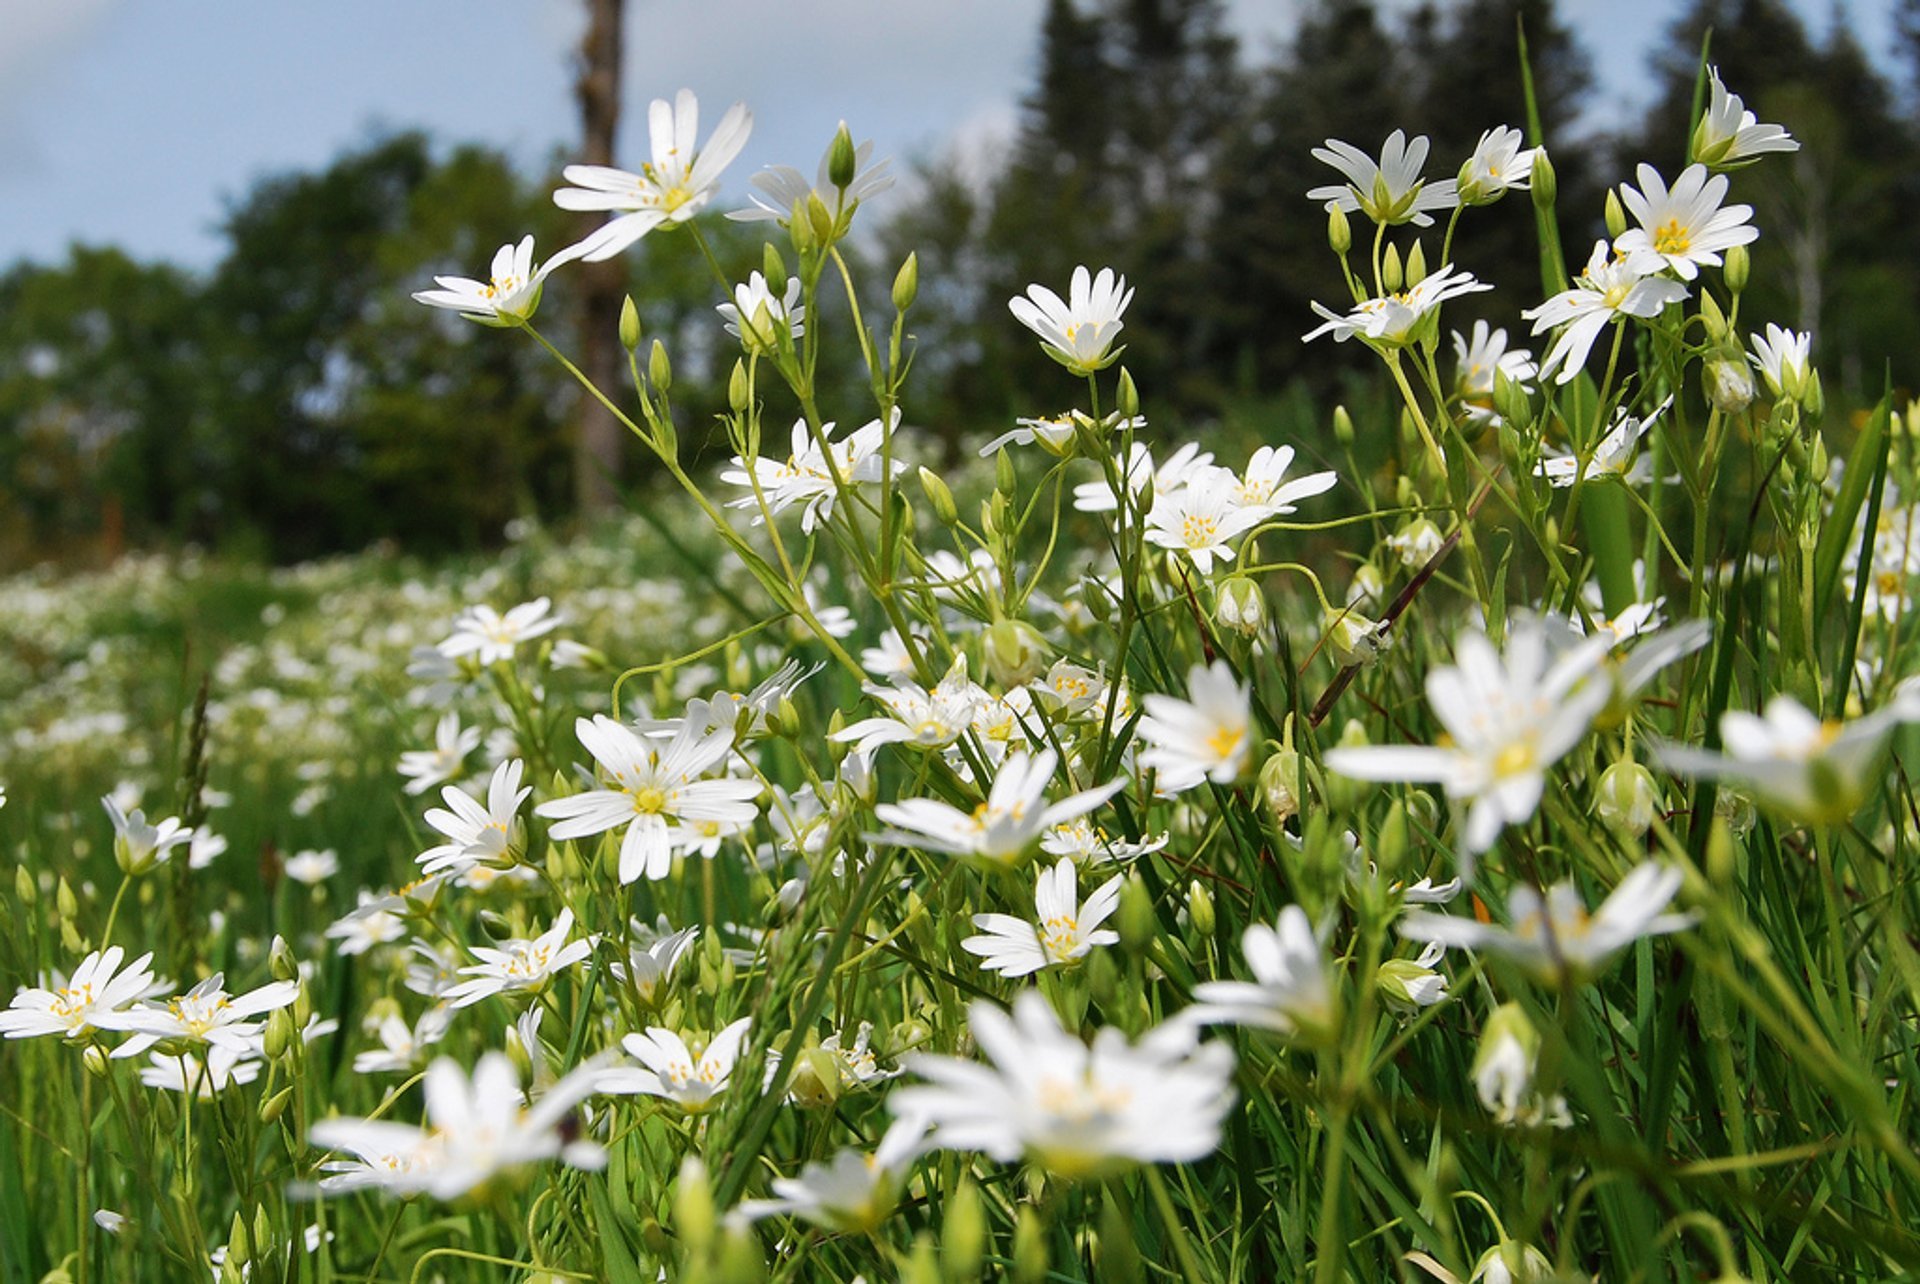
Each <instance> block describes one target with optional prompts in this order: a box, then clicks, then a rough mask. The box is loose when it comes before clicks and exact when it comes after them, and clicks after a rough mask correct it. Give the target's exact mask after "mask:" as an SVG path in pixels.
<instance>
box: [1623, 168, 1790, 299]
mask: <svg viewBox="0 0 1920 1284" xmlns="http://www.w3.org/2000/svg"><path fill="white" fill-rule="evenodd" d="M1637 173H1638V176H1639V180H1640V186H1639V188H1637V189H1636V188H1634V187H1631V186H1627V185H1624V184H1623V185H1622V186H1621V188H1620V200H1621V202H1622V203H1623V204H1625V205H1626V207H1627V210H1628V212H1629V213H1631V214H1632V215H1633V217H1634V218H1635V219H1636V220H1638V221H1639V224H1640V226H1639V227H1630V228H1628V229H1627V230H1626V231H1625V232H1622V233H1621V234H1620V238H1619V239H1618V240H1617V241H1615V242H1614V248H1615V249H1616V250H1617V251H1618V252H1620V253H1621V254H1624V255H1626V256H1627V257H1628V259H1629V260H1634V261H1638V262H1639V264H1640V266H1641V270H1642V271H1646V272H1657V271H1659V270H1660V269H1661V268H1662V267H1665V268H1670V269H1672V271H1673V272H1674V273H1675V274H1676V275H1677V276H1679V277H1680V279H1681V280H1683V281H1691V280H1693V278H1694V277H1695V276H1697V275H1699V273H1700V268H1701V267H1702V266H1703V265H1707V264H1712V265H1716V266H1717V265H1718V264H1719V262H1720V252H1721V251H1722V250H1730V249H1732V248H1733V247H1734V246H1736V245H1746V244H1748V243H1749V242H1751V241H1752V240H1754V239H1755V238H1756V237H1758V236H1759V235H1760V229H1758V228H1756V227H1754V226H1753V224H1751V223H1749V222H1747V220H1748V219H1750V218H1752V217H1753V207H1752V206H1751V205H1728V206H1726V207H1724V208H1722V206H1721V204H1720V202H1721V201H1723V200H1725V199H1726V196H1727V176H1726V175H1725V174H1712V175H1709V174H1708V173H1707V167H1706V166H1705V165H1689V166H1687V167H1686V168H1685V169H1683V170H1681V171H1680V177H1679V178H1677V179H1675V180H1674V182H1673V187H1672V188H1671V189H1669V188H1668V187H1667V184H1666V181H1665V180H1664V179H1662V178H1661V177H1660V173H1659V171H1658V170H1656V169H1654V167H1653V166H1651V165H1645V164H1643V165H1641V166H1640V168H1639V170H1638V171H1637Z"/></svg>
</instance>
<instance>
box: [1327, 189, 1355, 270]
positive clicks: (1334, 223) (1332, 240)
mask: <svg viewBox="0 0 1920 1284" xmlns="http://www.w3.org/2000/svg"><path fill="white" fill-rule="evenodd" d="M1327 244H1328V245H1330V246H1332V247H1333V252H1334V253H1335V254H1338V255H1339V256H1340V257H1341V258H1345V257H1346V255H1347V251H1348V250H1351V249H1352V248H1353V225H1352V224H1351V223H1349V222H1347V212H1346V211H1345V210H1343V209H1341V208H1340V206H1339V205H1337V204H1334V203H1332V202H1329V203H1328V205H1327Z"/></svg>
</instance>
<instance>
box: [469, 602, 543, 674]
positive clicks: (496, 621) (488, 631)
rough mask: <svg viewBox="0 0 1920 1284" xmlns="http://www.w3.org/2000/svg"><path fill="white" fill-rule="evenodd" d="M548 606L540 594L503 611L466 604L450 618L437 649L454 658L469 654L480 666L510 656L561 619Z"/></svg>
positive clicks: (480, 605)
mask: <svg viewBox="0 0 1920 1284" xmlns="http://www.w3.org/2000/svg"><path fill="white" fill-rule="evenodd" d="M552 606H553V603H552V602H551V601H550V600H549V599H547V598H544V597H537V598H535V599H534V600H533V601H531V602H522V603H520V605H518V606H515V607H512V608H510V609H509V610H508V611H507V613H506V614H505V615H502V614H500V612H498V611H496V610H494V609H493V608H492V607H491V606H488V605H487V604H486V603H484V602H481V603H479V604H477V605H474V606H470V607H468V608H467V609H466V610H464V611H462V612H461V613H460V616H459V618H458V619H456V620H454V622H453V632H452V633H450V634H448V635H447V638H446V640H445V641H443V642H441V643H440V646H439V649H440V653H441V654H442V655H445V656H447V657H449V658H451V659H455V660H457V659H459V658H460V657H462V656H467V655H471V656H473V657H474V659H475V660H476V661H478V662H479V664H480V665H481V666H482V667H485V666H486V665H489V664H497V663H499V662H500V661H502V660H511V659H512V658H513V653H514V651H515V649H517V648H518V647H519V646H520V645H521V644H522V643H525V642H531V641H533V639H535V638H537V637H544V636H545V635H546V634H548V633H551V632H553V630H555V629H557V628H559V627H560V625H561V624H562V623H563V622H564V621H563V620H562V618H561V617H560V616H558V615H555V614H553V613H552Z"/></svg>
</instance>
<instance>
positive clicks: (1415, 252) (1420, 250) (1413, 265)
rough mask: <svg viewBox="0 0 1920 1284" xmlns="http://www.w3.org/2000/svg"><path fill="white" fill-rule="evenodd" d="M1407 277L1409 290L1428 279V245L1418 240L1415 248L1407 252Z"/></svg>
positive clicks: (1414, 244)
mask: <svg viewBox="0 0 1920 1284" xmlns="http://www.w3.org/2000/svg"><path fill="white" fill-rule="evenodd" d="M1406 278H1407V288H1408V289H1409V290H1411V289H1412V288H1413V287H1414V286H1416V285H1418V284H1420V283H1421V282H1422V281H1424V280H1426V279H1427V251H1426V247H1425V246H1423V245H1422V244H1421V243H1420V242H1419V241H1417V240H1416V241H1415V242H1414V243H1413V249H1412V250H1410V251H1408V253H1407V271H1406Z"/></svg>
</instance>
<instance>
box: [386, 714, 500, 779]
mask: <svg viewBox="0 0 1920 1284" xmlns="http://www.w3.org/2000/svg"><path fill="white" fill-rule="evenodd" d="M479 746H480V728H478V727H462V726H461V725H460V715H459V714H457V713H454V712H453V711H451V710H449V711H448V712H446V713H443V714H441V715H440V721H439V722H438V723H436V724H435V725H434V728H433V748H431V749H408V750H405V751H404V752H402V753H401V755H400V774H401V775H403V776H405V777H406V778H407V783H406V785H405V786H404V788H405V789H406V791H407V792H408V793H409V794H424V793H426V792H427V790H429V789H431V788H433V787H434V786H435V785H437V784H440V783H441V782H442V781H446V780H451V779H453V778H454V777H455V776H457V775H459V774H460V773H461V771H462V770H464V769H465V767H466V762H467V755H468V754H470V753H472V752H473V751H474V750H475V749H477V748H478V747H479Z"/></svg>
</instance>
